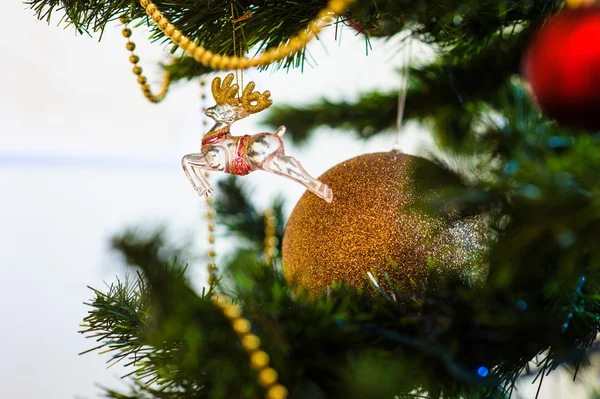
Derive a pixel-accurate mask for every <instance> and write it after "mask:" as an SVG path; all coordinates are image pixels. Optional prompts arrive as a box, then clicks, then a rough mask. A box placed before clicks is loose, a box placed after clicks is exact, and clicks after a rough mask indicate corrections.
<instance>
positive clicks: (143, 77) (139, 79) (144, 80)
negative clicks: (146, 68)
mask: <svg viewBox="0 0 600 399" xmlns="http://www.w3.org/2000/svg"><path fill="white" fill-rule="evenodd" d="M137 81H138V83H139V84H141V85H143V84H144V83H146V77H145V76H138V79H137Z"/></svg>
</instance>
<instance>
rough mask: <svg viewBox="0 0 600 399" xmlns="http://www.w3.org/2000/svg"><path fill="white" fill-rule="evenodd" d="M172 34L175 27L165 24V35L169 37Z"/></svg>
mask: <svg viewBox="0 0 600 399" xmlns="http://www.w3.org/2000/svg"><path fill="white" fill-rule="evenodd" d="M173 32H175V26H173V24H167V27H166V28H165V35H167V36H169V37H171V35H172V34H173Z"/></svg>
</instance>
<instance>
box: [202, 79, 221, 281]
mask: <svg viewBox="0 0 600 399" xmlns="http://www.w3.org/2000/svg"><path fill="white" fill-rule="evenodd" d="M200 91H201V93H200V99H201V108H202V115H204V113H205V112H206V80H205V79H201V80H200ZM207 124H208V121H207V120H206V117H202V125H203V126H204V127H206V125H207ZM204 176H205V177H206V178H207V179H208V176H209V175H208V172H204ZM205 203H206V214H205V215H206V220H207V222H206V227H207V229H208V262H207V264H206V271H207V274H208V284H209V285H212V283H213V282H214V280H215V277H216V275H217V263H216V262H215V257H216V255H217V254H216V252H215V247H214V244H215V234H214V232H215V223H214V217H215V214H216V212H215V209H214V206H213V204H214V200H213V199H212V198H211V197H206V199H205Z"/></svg>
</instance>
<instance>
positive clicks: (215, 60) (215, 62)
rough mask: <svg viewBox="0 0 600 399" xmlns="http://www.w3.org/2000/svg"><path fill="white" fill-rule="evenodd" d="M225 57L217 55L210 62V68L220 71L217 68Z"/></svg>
mask: <svg viewBox="0 0 600 399" xmlns="http://www.w3.org/2000/svg"><path fill="white" fill-rule="evenodd" d="M222 58H223V57H222V56H220V55H219V54H215V55H214V56H213V57H212V59H211V60H210V67H211V68H212V69H218V68H217V67H218V66H219V64H220V63H221V59H222Z"/></svg>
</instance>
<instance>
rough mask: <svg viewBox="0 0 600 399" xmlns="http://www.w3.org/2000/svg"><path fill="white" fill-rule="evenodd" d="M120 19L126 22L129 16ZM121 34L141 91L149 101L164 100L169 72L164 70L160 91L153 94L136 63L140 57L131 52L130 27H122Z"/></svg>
mask: <svg viewBox="0 0 600 399" xmlns="http://www.w3.org/2000/svg"><path fill="white" fill-rule="evenodd" d="M120 20H121V23H123V24H127V23H128V22H129V17H127V16H126V15H123V16H122V17H121V18H120ZM123 36H124V37H126V38H127V44H126V45H125V48H127V50H129V52H131V55H130V56H129V62H131V63H132V64H133V73H134V74H135V75H137V77H138V78H137V81H138V83H139V84H140V87H141V88H142V93H144V96H145V97H146V98H147V99H148V101H150V102H151V103H155V104H156V103H159V102H161V101H162V100H164V98H165V96H166V94H167V90H169V84H170V83H171V79H170V75H169V72H166V71H165V77H164V80H163V83H162V87H161V89H160V92H159V93H158V94H153V93H152V90H151V89H150V85H149V84H148V79H146V77H145V76H144V75H143V74H142V67H140V66H139V65H138V62H140V57H138V56H137V55H136V54H135V53H134V52H133V51H134V50H135V43H134V42H133V41H131V29H129V28H128V27H127V26H125V27H124V28H123Z"/></svg>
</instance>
